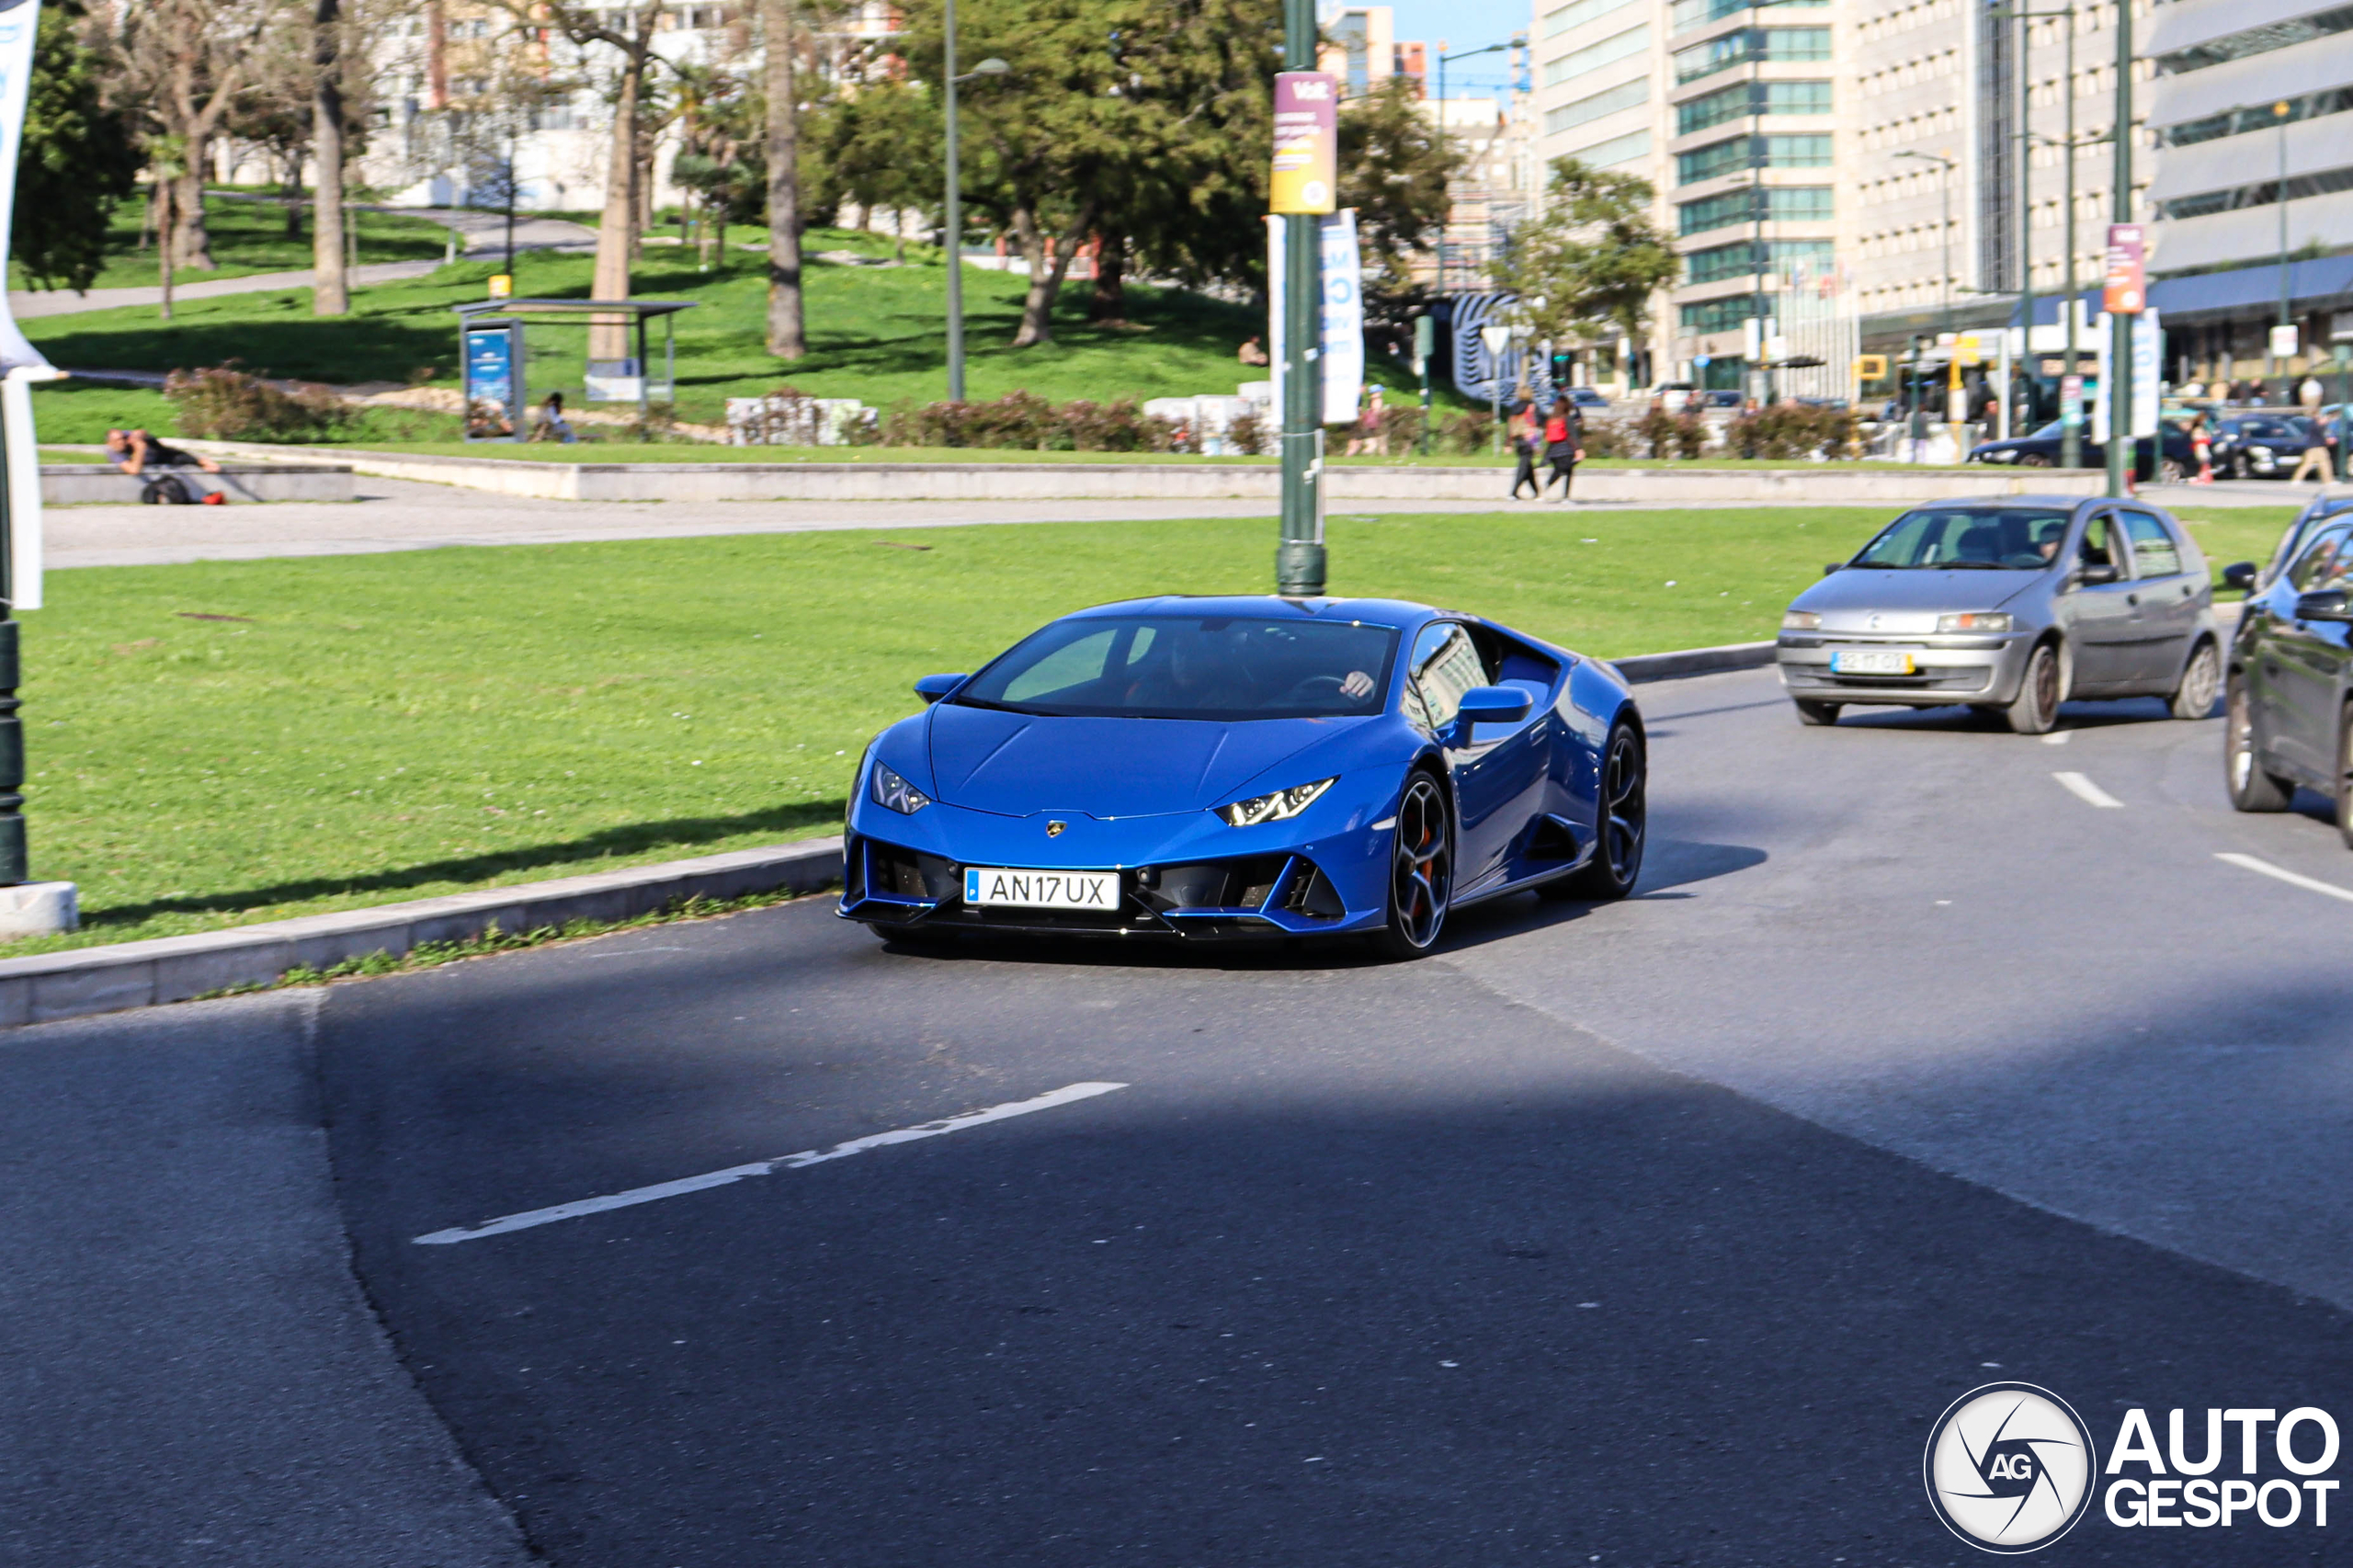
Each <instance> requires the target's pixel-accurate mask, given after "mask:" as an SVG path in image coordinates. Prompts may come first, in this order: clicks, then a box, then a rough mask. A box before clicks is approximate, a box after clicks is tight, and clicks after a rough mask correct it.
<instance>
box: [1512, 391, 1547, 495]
mask: <svg viewBox="0 0 2353 1568" xmlns="http://www.w3.org/2000/svg"><path fill="white" fill-rule="evenodd" d="M1543 446H1544V421H1543V420H1542V419H1541V418H1540V417H1539V416H1538V415H1537V413H1536V404H1535V403H1534V402H1533V401H1532V400H1531V401H1530V402H1528V403H1521V404H1520V405H1519V407H1518V409H1516V410H1514V411H1513V413H1512V416H1511V449H1512V455H1513V457H1514V458H1515V459H1516V460H1517V464H1516V466H1515V467H1514V468H1513V469H1512V474H1511V498H1512V499H1513V500H1515V501H1517V500H1518V499H1519V487H1520V486H1521V485H1523V484H1525V485H1526V486H1528V489H1529V496H1528V498H1529V500H1530V501H1541V500H1543V499H1544V482H1543V481H1542V480H1541V479H1539V478H1538V477H1537V474H1536V457H1537V454H1538V453H1539V452H1540V451H1541V450H1542V449H1543Z"/></svg>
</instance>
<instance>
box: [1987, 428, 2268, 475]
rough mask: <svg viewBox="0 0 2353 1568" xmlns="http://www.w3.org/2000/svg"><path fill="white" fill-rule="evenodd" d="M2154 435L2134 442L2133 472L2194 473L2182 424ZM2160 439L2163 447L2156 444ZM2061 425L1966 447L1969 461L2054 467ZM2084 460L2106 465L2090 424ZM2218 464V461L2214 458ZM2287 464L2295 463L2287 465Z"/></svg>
mask: <svg viewBox="0 0 2353 1568" xmlns="http://www.w3.org/2000/svg"><path fill="white" fill-rule="evenodd" d="M2157 428H2158V431H2159V435H2158V436H2157V437H2149V436H2143V437H2141V438H2140V439H2139V440H2138V441H2137V442H2135V443H2134V445H2135V446H2136V447H2137V448H2138V449H2139V450H2138V451H2137V453H2136V454H2135V456H2136V457H2137V459H2138V461H2137V463H2136V464H2135V468H2134V472H2135V473H2136V475H2137V476H2138V477H2139V478H2142V479H2144V480H2154V481H2156V482H2157V483H2160V484H2178V483H2181V482H2182V480H2184V479H2185V478H2187V477H2188V475H2190V474H2191V473H2194V472H2197V468H2198V458H2197V454H2195V453H2194V452H2192V451H2191V450H2190V448H2189V437H2188V433H2187V432H2185V431H2184V430H2183V429H2182V428H2181V426H2178V425H2175V424H2173V423H2172V422H2170V421H2165V422H2161V423H2160V424H2159V425H2158V426H2157ZM2160 440H2162V442H2163V446H2162V448H2160V447H2159V445H2158V443H2159V441H2160ZM2060 447H2061V440H2060V424H2059V421H2057V420H2056V419H2054V420H2052V422H2051V423H2050V424H2048V425H2045V426H2043V427H2042V428H2041V429H2040V430H2037V431H2035V432H2034V433H2033V434H2032V435H2030V436H2014V437H2010V438H2009V439H2007V440H2004V441H1983V442H1980V443H1979V444H1978V445H1976V446H1974V447H1972V448H1971V449H1969V458H1968V460H1969V461H1971V462H1981V463H2009V464H2013V465H2015V466H2016V467H2018V468H2057V467H2058V466H2059V457H2060ZM2083 460H2084V466H2085V467H2086V468H2105V467H2107V466H2108V448H2107V446H2106V445H2105V444H2103V443H2102V442H2100V441H2098V440H2097V439H2095V438H2094V437H2093V435H2092V430H2091V426H2089V425H2088V424H2086V426H2084V436H2083ZM2217 466H2220V460H2219V459H2218V460H2217ZM2293 466H2294V465H2293V464H2292V463H2291V464H2290V467H2293Z"/></svg>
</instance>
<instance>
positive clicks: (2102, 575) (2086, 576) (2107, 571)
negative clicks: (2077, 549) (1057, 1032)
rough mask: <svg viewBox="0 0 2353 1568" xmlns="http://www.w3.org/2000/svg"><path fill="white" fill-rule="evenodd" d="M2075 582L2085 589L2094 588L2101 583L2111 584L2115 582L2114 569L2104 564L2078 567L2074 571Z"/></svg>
mask: <svg viewBox="0 0 2353 1568" xmlns="http://www.w3.org/2000/svg"><path fill="white" fill-rule="evenodd" d="M2075 581H2076V582H2078V583H2080V584H2082V585H2084V586H2085V587H2086V588H2096V587H2097V586H2099V585H2101V584H2102V583H2113V582H2115V581H2116V568H2115V567H2113V566H2109V565H2106V564H2101V565H2097V566H2083V567H2078V568H2077V569H2076V571H2075Z"/></svg>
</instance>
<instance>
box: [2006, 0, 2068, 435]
mask: <svg viewBox="0 0 2353 1568" xmlns="http://www.w3.org/2000/svg"><path fill="white" fill-rule="evenodd" d="M1994 15H1995V16H1996V17H2009V18H2011V19H2013V20H2015V21H2017V22H2018V24H2019V26H2018V304H2019V311H2018V313H2019V315H2020V317H2021V318H2022V319H2023V323H2024V324H2023V325H2022V326H2021V328H2020V331H2019V347H2020V348H2021V350H2022V352H2021V354H2020V356H2019V358H2020V359H2021V360H2022V361H2023V362H2024V363H2025V365H2026V380H2027V386H2028V388H2029V397H2028V401H2029V403H2032V402H2033V397H2032V393H2031V390H2030V389H2032V388H2033V386H2034V385H2035V379H2036V378H2035V373H2034V372H2035V367H2036V365H2037V364H2039V363H2040V361H2038V360H2037V359H2036V358H2035V357H2034V199H2033V196H2034V189H2033V187H2034V179H2033V174H2032V171H2031V169H2030V167H2029V165H2030V164H2031V162H2032V159H2033V154H2034V143H2035V142H2042V143H2043V144H2044V145H2045V146H2053V145H2057V143H2054V142H2052V141H2051V139H2050V138H2049V137H2047V136H2038V135H2036V134H2035V131H2034V117H2033V108H2034V97H2033V92H2032V90H2031V89H2032V85H2033V84H2032V83H2031V81H2030V80H2029V77H2030V73H2029V71H2028V70H2027V58H2028V56H2029V54H2030V53H2031V52H2032V51H2031V48H2030V45H2031V42H2032V36H2031V35H2032V33H2033V30H2034V28H2033V24H2035V23H2036V22H2064V23H2066V24H2067V62H2066V69H2065V76H2064V80H2065V84H2066V85H2065V87H2064V89H2063V91H2062V92H2061V94H2060V98H2061V100H2062V101H2063V103H2064V104H2065V105H2066V106H2067V121H2066V131H2065V140H2066V144H2067V294H2066V300H2065V302H2064V303H2063V304H2062V305H2061V306H2060V309H2061V310H2062V311H2063V312H2066V317H2067V369H2066V370H2065V371H2064V374H2066V375H2070V376H2072V375H2074V374H2075V7H2073V6H2069V7H2068V8H2067V9H2065V10H2063V11H2021V10H2017V9H2014V8H2008V7H2001V6H1997V7H1995V11H1994ZM2032 417H2033V415H2032V411H2031V409H2029V415H2028V418H2029V423H2030V422H2031V420H2032ZM2059 440H2060V450H2059V465H2060V466H2061V467H2062V468H2075V467H2078V466H2080V465H2081V463H2082V461H2083V455H2084V453H2083V446H2084V439H2083V432H2082V431H2081V430H2080V429H2078V428H2077V427H2076V426H2074V425H2063V426H2061V427H2060V437H2059Z"/></svg>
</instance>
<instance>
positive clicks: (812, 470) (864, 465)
mask: <svg viewBox="0 0 2353 1568" xmlns="http://www.w3.org/2000/svg"><path fill="white" fill-rule="evenodd" d="M181 445H183V446H186V447H188V448H190V449H194V450H198V451H202V452H207V453H209V454H210V455H212V456H214V457H222V458H231V457H233V458H238V459H242V460H254V461H275V462H319V463H342V464H347V465H348V466H349V467H350V468H351V470H352V471H353V472H357V473H364V474H369V475H371V476H373V477H376V478H380V479H410V480H422V481H426V482H428V483H436V484H450V485H457V486H460V487H463V488H467V489H473V490H482V491H487V492H489V493H491V494H501V495H520V496H530V497H534V498H537V499H540V500H550V501H703V502H708V501H1074V500H1097V501H1108V500H1156V501H1230V500H1261V501H1265V502H1267V503H1268V504H1269V506H1271V505H1272V504H1273V503H1274V502H1275V501H1276V500H1278V499H1279V486H1280V478H1281V476H1280V474H1279V472H1277V471H1276V469H1275V468H1274V467H1273V466H1272V465H1271V464H1266V463H1259V464H1238V463H1232V464H1220V463H1204V464H1201V465H1199V466H1198V467H1196V466H1192V465H1188V464H1175V463H1075V462H1074V463H1028V462H973V463H939V462H904V463H901V462H838V463H837V462H774V463H767V462H732V461H728V462H722V461H707V462H676V463H660V462H632V463H599V462H593V461H592V462H568V463H565V462H539V461H534V460H529V459H521V458H498V457H491V456H487V455H485V456H483V457H472V456H468V457H444V456H434V455H426V454H423V453H413V452H376V451H369V450H367V449H361V448H356V447H311V448H299V449H290V448H283V447H267V446H257V445H255V444H253V443H250V442H241V441H199V440H193V439H190V440H184V441H182V443H181ZM1509 480H1510V473H1509V471H1508V470H1506V469H1502V468H1453V467H1438V468H1412V467H1403V466H1401V467H1395V468H1390V467H1366V468H1358V467H1352V466H1348V465H1346V464H1343V465H1339V466H1336V467H1334V468H1331V469H1329V470H1327V471H1326V473H1325V481H1324V499H1325V501H1326V502H1327V503H1328V504H1329V505H1331V506H1339V507H1347V506H1358V505H1360V504H1363V503H1366V502H1378V501H1422V502H1430V501H1479V502H1492V501H1494V500H1495V499H1497V498H1498V497H1499V496H1501V495H1502V494H1504V493H1505V492H1506V490H1507V489H1508V488H1509ZM2103 483H2106V481H2105V480H2103V479H2102V478H2101V477H2100V476H2099V475H2097V474H2096V473H2082V474H2074V473H2069V474H2058V473H2053V472H2051V471H2050V470H2048V469H2033V470H2027V471H2023V472H2020V471H2015V470H2010V469H2004V468H1988V467H1986V466H1984V465H1983V464H1980V465H1978V466H1976V467H1974V468H1972V469H1969V470H1967V471H1954V470H1949V469H1927V470H1923V471H1921V472H1906V471H1904V470H1902V469H1839V468H1832V467H1829V466H1826V465H1816V466H1813V467H1807V468H1797V469H1746V470H1741V469H1705V468H1696V467H1695V468H1692V469H1593V468H1588V469H1587V470H1586V471H1585V472H1582V473H1580V474H1579V475H1578V476H1577V481H1576V488H1577V498H1578V499H1579V500H1580V501H1582V502H1584V503H1586V504H1587V505H1589V506H1606V505H1610V504H1613V503H1619V504H1622V503H1626V502H1633V503H1637V504H1641V503H1649V504H1671V503H1677V502H1696V501H1719V502H1721V501H1733V502H1743V501H1745V502H1755V503H1756V504H1758V505H1760V506H1881V505H1893V504H1910V503H1915V502H1919V501H1927V500H1949V499H1953V498H1956V497H1961V496H1989V495H1994V496H1998V495H2018V494H2069V495H2075V494H2082V495H2097V494H2099V492H2100V486H2101V485H2102V484H2103ZM1528 509H1529V511H1530V512H1538V511H1543V510H1547V509H1549V508H1547V507H1546V506H1545V505H1544V504H1543V503H1540V502H1534V501H1531V502H1529V504H1528ZM1563 515H1566V514H1563Z"/></svg>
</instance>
